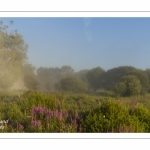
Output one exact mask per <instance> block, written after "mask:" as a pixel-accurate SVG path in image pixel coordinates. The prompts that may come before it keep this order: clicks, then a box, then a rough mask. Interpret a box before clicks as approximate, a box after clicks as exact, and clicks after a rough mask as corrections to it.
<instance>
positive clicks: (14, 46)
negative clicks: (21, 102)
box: [0, 21, 28, 89]
mask: <svg viewBox="0 0 150 150" xmlns="http://www.w3.org/2000/svg"><path fill="white" fill-rule="evenodd" d="M27 48H28V45H27V44H26V43H25V41H24V39H23V37H22V35H21V34H19V33H18V32H17V30H15V31H11V32H9V30H8V26H6V25H3V22H2V21H1V22H0V68H1V69H0V88H5V89H7V88H9V87H11V86H12V85H13V83H14V82H15V81H16V80H17V79H18V77H19V75H20V73H21V68H22V66H23V64H24V63H25V62H26V60H27V55H26V52H27Z"/></svg>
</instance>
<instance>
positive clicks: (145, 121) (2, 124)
mask: <svg viewBox="0 0 150 150" xmlns="http://www.w3.org/2000/svg"><path fill="white" fill-rule="evenodd" d="M0 132H3V133H6V132H7V133H37V132H40V133H85V132H88V133H124V132H126V133H140V132H143V133H148V132H150V95H149V94H147V95H144V96H133V97H131V96H130V97H114V96H112V95H111V93H96V94H92V93H91V94H72V93H64V92H40V91H15V90H13V91H1V92H0Z"/></svg>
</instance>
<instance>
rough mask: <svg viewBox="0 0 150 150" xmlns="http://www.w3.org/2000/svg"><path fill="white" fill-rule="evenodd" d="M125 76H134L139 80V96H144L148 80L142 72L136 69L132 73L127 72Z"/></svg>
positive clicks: (147, 87)
mask: <svg viewBox="0 0 150 150" xmlns="http://www.w3.org/2000/svg"><path fill="white" fill-rule="evenodd" d="M127 75H134V76H136V77H137V78H138V79H139V81H140V84H141V91H140V93H141V94H145V93H147V92H148V89H149V78H148V76H147V74H146V73H145V72H144V71H143V70H140V69H136V70H134V71H131V72H129V73H128V74H127Z"/></svg>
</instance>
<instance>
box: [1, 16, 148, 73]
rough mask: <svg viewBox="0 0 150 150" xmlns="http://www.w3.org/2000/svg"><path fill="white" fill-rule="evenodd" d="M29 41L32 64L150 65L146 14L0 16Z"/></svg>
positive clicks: (76, 66) (85, 66)
mask: <svg viewBox="0 0 150 150" xmlns="http://www.w3.org/2000/svg"><path fill="white" fill-rule="evenodd" d="M0 20H2V21H3V22H4V23H8V22H9V20H13V21H14V24H13V26H12V28H13V29H18V32H19V33H20V34H22V35H23V37H24V40H25V41H26V43H27V44H28V45H29V49H28V53H27V56H28V58H29V62H30V63H31V64H33V66H36V67H37V68H38V67H61V66H63V65H70V66H71V67H72V68H73V69H74V70H75V71H79V70H82V69H92V68H94V67H98V66H100V67H102V68H103V69H105V70H108V69H111V68H113V67H118V66H124V65H130V66H134V67H136V68H140V69H146V68H150V58H149V57H150V18H0Z"/></svg>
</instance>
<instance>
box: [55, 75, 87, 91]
mask: <svg viewBox="0 0 150 150" xmlns="http://www.w3.org/2000/svg"><path fill="white" fill-rule="evenodd" d="M55 87H56V88H57V89H58V90H61V91H66V92H74V93H82V92H87V90H88V88H87V84H86V83H85V82H83V81H82V80H81V79H78V78H76V77H73V76H68V77H65V78H62V79H61V80H60V81H59V82H58V83H56V85H55Z"/></svg>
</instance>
